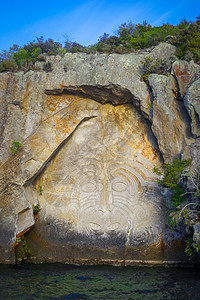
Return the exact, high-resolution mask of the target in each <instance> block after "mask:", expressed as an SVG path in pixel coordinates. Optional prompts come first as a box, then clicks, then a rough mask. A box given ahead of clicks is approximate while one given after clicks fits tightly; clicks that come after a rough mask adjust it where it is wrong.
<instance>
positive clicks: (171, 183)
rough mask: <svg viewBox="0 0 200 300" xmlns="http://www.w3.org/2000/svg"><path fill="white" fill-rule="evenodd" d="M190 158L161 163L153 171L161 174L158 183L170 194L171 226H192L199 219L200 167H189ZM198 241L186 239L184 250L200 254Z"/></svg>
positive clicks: (169, 219) (169, 220)
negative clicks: (193, 168) (159, 166)
mask: <svg viewBox="0 0 200 300" xmlns="http://www.w3.org/2000/svg"><path fill="white" fill-rule="evenodd" d="M190 164H191V162H190V160H180V159H175V160H174V161H173V163H172V164H163V165H162V167H161V168H160V169H156V168H154V172H156V173H157V174H159V175H162V177H161V179H160V180H159V182H158V183H159V184H160V185H161V186H162V187H165V188H168V189H169V191H170V194H171V198H170V203H169V208H170V209H169V216H168V222H169V225H170V227H171V228H174V227H176V226H177V224H180V223H184V224H185V225H189V226H193V225H194V224H196V223H198V222H199V219H200V168H196V169H195V170H192V169H191V166H190ZM198 243H199V244H200V240H199V241H194V240H193V238H191V239H190V240H187V241H186V248H185V252H186V254H187V255H189V256H191V255H192V254H193V252H194V251H196V252H198V254H200V249H199V247H198Z"/></svg>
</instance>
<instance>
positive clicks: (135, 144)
mask: <svg viewBox="0 0 200 300" xmlns="http://www.w3.org/2000/svg"><path fill="white" fill-rule="evenodd" d="M175 50H176V48H175V47H174V46H172V45H170V44H167V43H161V44H160V45H158V46H156V47H152V48H151V49H145V50H141V51H139V52H137V53H131V54H125V55H119V54H111V55H107V54H101V55H100V54H97V53H96V54H92V55H89V54H84V53H74V54H72V53H67V54H65V55H64V57H61V56H56V57H55V56H51V57H49V58H48V61H50V62H51V64H52V69H53V71H52V72H48V73H46V72H44V70H43V64H45V62H37V64H39V65H40V68H38V66H37V68H36V69H35V71H33V70H32V71H29V72H27V73H24V72H17V73H9V72H8V73H1V74H0V103H1V105H0V114H1V117H0V144H1V147H0V160H1V164H0V263H15V259H16V258H17V260H19V261H20V259H25V260H28V261H35V262H47V261H60V262H66V263H74V262H75V263H85V262H87V263H104V262H106V263H113V264H115V263H120V264H129V263H130V264H131V263H132V262H137V261H142V263H144V262H152V261H154V262H156V263H159V262H167V263H168V262H169V261H173V262H178V261H185V254H184V247H185V244H184V240H185V233H184V231H182V229H180V230H179V231H178V230H176V231H173V233H172V232H171V231H170V229H169V225H168V224H167V222H166V220H167V215H168V213H167V205H166V201H168V200H169V197H168V196H169V195H168V194H167V191H166V190H162V191H160V187H159V186H158V185H157V181H158V179H159V178H158V177H157V175H155V174H154V173H153V171H152V170H153V167H154V166H156V167H159V166H160V165H161V164H162V163H163V162H165V163H171V162H172V161H173V159H174V158H175V157H184V158H186V159H191V162H192V165H193V166H194V167H195V168H196V166H198V165H199V161H200V154H199V153H200V151H199V149H200V144H199V128H200V127H199V111H200V110H199V106H198V100H199V95H200V90H199V78H200V77H199V75H200V67H199V65H197V64H194V63H193V62H190V63H188V62H184V61H177V62H175V63H174V64H173V65H171V64H172V60H171V55H172V54H173V53H174V52H175ZM148 56H150V57H152V58H155V59H156V58H159V59H164V60H165V61H167V64H166V66H168V67H169V68H168V67H166V68H167V69H166V70H165V71H166V72H165V75H161V74H150V75H149V77H148V82H144V81H143V80H142V74H143V73H144V65H143V64H144V60H145V58H146V57H148ZM170 66H171V67H170ZM13 141H17V142H20V144H21V145H22V146H21V147H20V149H18V150H17V152H16V153H15V154H14V153H12V152H11V146H12V143H13ZM33 205H35V206H36V205H40V208H41V209H40V211H39V212H38V213H37V214H36V215H33V209H32V207H33ZM24 234H25V242H24V244H23V243H21V244H19V245H17V247H16V239H17V238H18V237H20V238H21V237H23V236H24ZM23 245H26V246H27V247H25V246H23ZM24 248H26V249H27V253H25V252H24ZM20 249H21V250H20Z"/></svg>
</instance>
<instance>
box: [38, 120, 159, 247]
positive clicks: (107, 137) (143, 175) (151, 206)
mask: <svg viewBox="0 0 200 300" xmlns="http://www.w3.org/2000/svg"><path fill="white" fill-rule="evenodd" d="M129 118H130V116H129ZM131 118H132V122H133V123H134V122H135V127H134V128H133V130H132V131H131V130H130V132H129V131H128V130H127V127H126V128H125V129H124V130H123V128H119V125H118V124H116V116H114V118H111V120H110V121H106V122H104V121H105V120H104V118H98V119H93V120H90V121H89V122H88V123H87V124H85V125H84V126H81V127H80V128H79V130H78V131H77V132H76V133H75V134H74V136H73V138H72V139H71V141H70V143H68V144H66V145H65V146H64V147H63V148H62V149H61V150H60V152H59V153H58V155H57V156H56V157H55V158H54V159H53V160H52V162H51V163H50V164H49V166H48V168H47V169H46V171H45V172H44V174H43V175H42V176H41V177H40V178H39V180H38V182H37V186H38V187H39V186H42V188H43V195H42V196H41V197H40V198H39V200H40V202H41V206H43V210H44V211H45V215H49V216H51V217H52V218H54V219H55V220H59V222H61V221H62V222H63V224H65V223H70V224H71V225H72V226H73V229H74V230H75V231H76V232H77V233H80V234H86V235H90V236H91V235H96V236H101V237H106V236H109V234H112V233H115V234H118V233H125V234H130V233H131V235H132V236H133V237H134V241H133V243H136V244H140V243H141V242H143V243H144V242H147V241H148V239H149V236H151V235H152V232H153V234H155V233H156V234H157V227H158V226H159V220H158V218H159V217H158V216H159V213H160V210H159V205H158V204H157V203H156V201H155V198H156V197H157V196H158V195H157V192H158V189H157V185H156V183H155V181H156V180H157V179H156V175H155V174H154V173H153V172H152V169H153V164H152V162H151V161H150V160H149V159H148V158H147V157H145V155H143V154H142V152H144V153H145V151H146V149H145V151H144V149H143V148H142V147H149V153H150V154H151V153H152V154H153V151H154V150H153V148H152V147H150V146H149V145H150V144H149V143H148V141H147V139H146V140H144V137H143V135H142V128H140V127H141V124H140V123H139V122H138V121H137V120H136V119H134V118H135V115H134V114H133V115H132V116H131ZM102 119H103V120H102ZM127 119H128V118H127ZM107 120H108V118H107ZM129 121H130V120H129ZM131 126H132V124H131V125H130V124H128V129H129V128H131ZM133 131H134V132H133ZM134 133H135V136H134ZM130 137H133V138H132V140H130ZM38 187H37V189H38ZM157 198H158V197H157ZM62 234H65V233H64V230H63V233H62ZM66 234H67V233H66Z"/></svg>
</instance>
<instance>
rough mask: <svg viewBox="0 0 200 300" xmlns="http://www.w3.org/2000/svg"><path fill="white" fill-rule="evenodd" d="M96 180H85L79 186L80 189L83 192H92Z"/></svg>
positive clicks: (94, 188)
mask: <svg viewBox="0 0 200 300" xmlns="http://www.w3.org/2000/svg"><path fill="white" fill-rule="evenodd" d="M96 187H97V185H96V182H95V181H94V182H91V181H90V182H86V183H84V184H83V185H82V186H81V189H82V190H83V192H85V193H91V192H94V191H95V190H96Z"/></svg>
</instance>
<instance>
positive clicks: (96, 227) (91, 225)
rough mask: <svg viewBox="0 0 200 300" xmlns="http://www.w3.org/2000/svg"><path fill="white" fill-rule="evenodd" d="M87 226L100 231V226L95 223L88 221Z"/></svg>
mask: <svg viewBox="0 0 200 300" xmlns="http://www.w3.org/2000/svg"><path fill="white" fill-rule="evenodd" d="M89 226H90V228H91V229H92V230H94V231H100V230H101V226H100V225H99V224H97V223H90V224H89Z"/></svg>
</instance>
